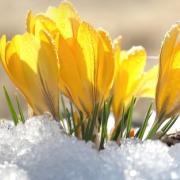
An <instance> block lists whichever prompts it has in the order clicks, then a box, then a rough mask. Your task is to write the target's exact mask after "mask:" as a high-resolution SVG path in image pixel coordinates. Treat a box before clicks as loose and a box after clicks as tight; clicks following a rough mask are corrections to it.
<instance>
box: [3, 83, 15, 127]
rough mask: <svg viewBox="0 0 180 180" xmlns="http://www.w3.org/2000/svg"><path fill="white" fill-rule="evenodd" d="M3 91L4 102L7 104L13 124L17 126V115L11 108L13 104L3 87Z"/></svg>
mask: <svg viewBox="0 0 180 180" xmlns="http://www.w3.org/2000/svg"><path fill="white" fill-rule="evenodd" d="M3 89H4V94H5V97H6V101H7V104H8V107H9V111H10V113H11V116H12V119H13V121H14V124H15V125H17V124H18V116H17V113H16V111H15V108H14V106H13V103H12V101H11V98H10V96H9V94H8V92H7V90H6V88H5V86H3Z"/></svg>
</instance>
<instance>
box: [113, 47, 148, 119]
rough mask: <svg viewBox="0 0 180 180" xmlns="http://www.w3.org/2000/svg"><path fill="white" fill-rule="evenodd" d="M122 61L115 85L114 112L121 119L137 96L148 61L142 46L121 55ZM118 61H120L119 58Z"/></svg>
mask: <svg viewBox="0 0 180 180" xmlns="http://www.w3.org/2000/svg"><path fill="white" fill-rule="evenodd" d="M121 58H122V60H121V61H122V63H119V67H117V68H118V69H119V70H118V72H117V74H116V77H115V81H114V85H113V112H114V115H115V118H116V119H119V117H120V115H121V113H122V110H123V108H127V106H128V105H129V103H130V101H131V99H132V98H133V97H136V93H137V88H138V87H139V86H138V85H139V81H140V78H141V77H142V74H143V71H144V66H145V62H146V52H145V50H144V48H142V47H136V48H135V47H134V48H132V49H131V50H129V51H128V52H123V53H122V55H121ZM117 61H119V60H118V59H117Z"/></svg>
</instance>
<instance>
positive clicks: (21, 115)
mask: <svg viewBox="0 0 180 180" xmlns="http://www.w3.org/2000/svg"><path fill="white" fill-rule="evenodd" d="M15 98H16V103H17V107H18V111H19V115H20V121H21V122H22V123H25V118H24V114H23V111H22V108H21V106H20V103H19V100H18V97H17V96H15Z"/></svg>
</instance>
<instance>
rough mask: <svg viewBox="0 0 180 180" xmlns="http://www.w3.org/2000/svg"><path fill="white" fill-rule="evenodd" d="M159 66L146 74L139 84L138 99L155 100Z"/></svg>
mask: <svg viewBox="0 0 180 180" xmlns="http://www.w3.org/2000/svg"><path fill="white" fill-rule="evenodd" d="M158 71H159V66H158V65H156V66H154V67H153V68H151V69H150V70H149V71H147V72H145V73H144V74H143V76H142V78H141V80H140V82H139V88H138V89H137V97H149V98H155V94H156V85H157V79H158Z"/></svg>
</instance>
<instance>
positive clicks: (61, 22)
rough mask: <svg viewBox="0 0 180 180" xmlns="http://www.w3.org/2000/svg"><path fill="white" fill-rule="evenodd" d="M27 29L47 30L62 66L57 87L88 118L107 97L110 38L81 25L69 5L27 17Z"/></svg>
mask: <svg viewBox="0 0 180 180" xmlns="http://www.w3.org/2000/svg"><path fill="white" fill-rule="evenodd" d="M27 27H28V31H29V32H30V33H34V31H35V29H46V30H47V31H48V32H49V33H50V34H51V36H52V37H53V38H54V40H55V42H56V46H57V49H58V57H59V62H60V65H61V69H60V74H59V77H60V81H59V87H60V89H61V91H62V92H63V93H64V94H65V95H66V96H67V97H68V98H70V99H71V100H72V101H73V103H74V104H75V105H76V107H77V108H78V109H79V110H81V111H82V112H84V113H85V114H86V115H89V114H90V113H91V112H92V111H93V108H94V107H95V105H96V104H99V105H102V104H103V102H104V100H106V99H107V98H108V97H109V92H110V89H111V86H112V81H113V77H114V67H115V65H114V59H113V52H112V45H111V40H110V39H109V36H108V35H107V34H106V33H105V32H104V31H102V30H96V29H94V28H93V27H92V26H91V25H89V24H88V23H86V22H82V21H81V20H80V18H79V16H78V15H77V13H76V11H75V10H74V8H73V7H72V5H70V4H69V3H62V4H60V6H59V7H58V8H54V7H53V8H52V7H51V8H49V9H48V11H47V12H46V13H45V14H44V15H37V16H33V15H32V14H31V13H29V15H28V18H27Z"/></svg>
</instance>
